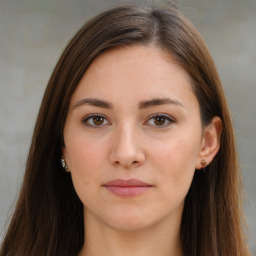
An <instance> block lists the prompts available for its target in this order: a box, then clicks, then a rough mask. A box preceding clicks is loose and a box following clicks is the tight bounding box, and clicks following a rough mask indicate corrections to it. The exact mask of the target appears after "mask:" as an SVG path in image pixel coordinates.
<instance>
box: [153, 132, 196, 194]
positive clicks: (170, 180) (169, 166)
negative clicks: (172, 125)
mask: <svg viewBox="0 0 256 256" xmlns="http://www.w3.org/2000/svg"><path fill="white" fill-rule="evenodd" d="M199 141H200V140H199V139H195V136H194V137H189V136H182V137H179V136H176V138H172V139H169V140H166V142H165V143H161V145H158V147H155V148H154V152H152V155H154V160H155V162H154V165H155V168H157V169H158V171H159V174H158V178H159V181H158V182H159V183H162V182H164V184H165V189H167V190H170V189H172V190H173V191H174V193H176V192H175V191H183V193H185V192H186V191H187V190H188V189H189V187H190V184H191V182H192V178H193V175H194V171H195V164H196V159H197V154H198V149H199Z"/></svg>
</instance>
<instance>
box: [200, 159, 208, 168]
mask: <svg viewBox="0 0 256 256" xmlns="http://www.w3.org/2000/svg"><path fill="white" fill-rule="evenodd" d="M201 165H202V166H203V167H206V165H207V162H206V161H205V160H204V159H202V160H201Z"/></svg>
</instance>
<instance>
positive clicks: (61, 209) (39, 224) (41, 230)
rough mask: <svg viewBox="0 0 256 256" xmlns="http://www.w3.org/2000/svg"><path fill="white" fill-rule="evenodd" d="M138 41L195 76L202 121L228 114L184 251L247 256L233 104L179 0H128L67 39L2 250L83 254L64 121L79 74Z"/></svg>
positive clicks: (190, 206)
mask: <svg viewBox="0 0 256 256" xmlns="http://www.w3.org/2000/svg"><path fill="white" fill-rule="evenodd" d="M132 44H142V45H152V44H153V45H154V46H156V47H159V48H161V49H163V50H164V51H166V52H167V53H168V54H170V55H171V56H172V58H173V59H175V61H176V62H177V63H179V64H180V65H181V66H182V67H183V68H184V69H185V70H186V71H187V72H188V73H189V74H190V77H191V84H192V87H193V90H194V93H195V95H196V97H197V99H198V101H199V104H200V111H201V120H202V124H203V125H206V124H209V123H210V122H211V120H212V118H213V117H214V116H219V117H220V118H221V120H222V124H223V130H222V135H221V138H220V149H219V152H218V154H217V155H216V157H215V158H214V160H213V161H212V163H211V164H210V165H209V166H208V167H207V168H206V170H205V174H201V173H198V172H197V171H195V175H194V178H193V181H192V184H191V188H190V190H189V193H188V194H187V196H186V199H185V206H184V211H183V216H182V223H181V232H180V241H181V246H182V250H183V255H184V256H188V255H189V256H200V255H202V256H206V255H207V256H217V255H223V256H235V255H237V256H245V255H250V253H249V251H248V250H247V247H246V243H245V238H244V235H243V228H242V222H241V217H242V209H241V193H240V191H239V188H240V176H239V175H240V174H239V168H238V164H237V156H236V149H235V142H234V135H233V128H232V123H231V120H230V115H229V110H228V107H227V103H226V99H225V96H224V93H223V89H222V85H221V81H220V79H219V76H218V73H217V71H216V68H215V65H214V63H213V60H212V58H211V56H210V54H209V52H208V50H207V48H206V46H205V44H204V42H203V40H202V38H201V37H200V35H199V33H198V32H197V31H196V29H195V28H194V27H193V26H192V24H191V23H190V22H189V21H188V20H187V19H186V18H185V17H184V16H183V15H182V13H181V12H180V11H179V10H178V9H177V8H176V6H175V5H174V4H170V5H169V6H167V7H166V6H165V7H155V6H151V5H149V4H142V5H137V4H129V5H121V6H118V7H115V8H112V9H110V10H108V11H105V12H103V13H101V14H99V15H98V16H97V17H95V18H94V19H92V20H90V21H89V22H88V23H87V24H86V25H85V26H84V27H82V29H81V30H80V31H79V32H78V33H77V34H76V35H75V37H74V38H73V39H72V40H71V42H70V43H69V44H68V46H67V47H66V49H65V50H64V52H63V54H62V56H61V58H60V60H59V62H58V63H57V65H56V67H55V69H54V71H53V74H52V76H51V78H50V80H49V83H48V86H47V88H46V91H45V95H44V97H43V100H42V104H41V108H40V111H39V114H38V119H37V122H36V126H35V130H34V135H33V139H32V144H31V148H30V151H29V156H28V160H27V166H26V172H25V176H24V181H23V185H22V188H21V192H20V195H19V199H18V201H17V205H16V208H15V211H14V214H13V217H12V220H11V223H10V225H9V229H8V230H7V233H6V236H5V238H4V241H3V244H2V247H1V252H0V254H1V256H17V255H18V256H30V255H36V256H53V255H56V256H59V255H62V256H71V255H77V254H78V253H79V251H80V250H81V248H82V245H83V242H84V222H83V205H82V203H81V201H80V200H79V198H78V197H77V195H76V193H75V190H74V188H73V185H72V181H71V177H70V175H69V174H68V173H66V172H64V171H63V169H62V167H61V165H60V158H61V147H62V145H63V126H64V123H65V118H66V114H67V110H68V106H69V101H70V98H71V95H72V93H73V92H74V90H75V88H76V86H77V84H78V83H79V81H80V79H81V77H82V76H83V74H84V73H85V72H86V69H87V68H88V66H89V65H90V64H91V63H92V61H93V60H94V59H95V58H96V57H97V56H98V55H99V54H101V53H102V52H104V51H107V50H108V49H111V48H114V47H125V46H129V45H132Z"/></svg>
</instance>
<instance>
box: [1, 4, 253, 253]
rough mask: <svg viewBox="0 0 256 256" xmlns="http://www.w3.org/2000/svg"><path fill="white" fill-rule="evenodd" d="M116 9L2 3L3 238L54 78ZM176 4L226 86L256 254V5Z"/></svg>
mask: <svg viewBox="0 0 256 256" xmlns="http://www.w3.org/2000/svg"><path fill="white" fill-rule="evenodd" d="M117 2H118V1H110V0H109V1H106V0H105V1H104V0H84V1H82V0H0V167H1V168H0V230H1V235H3V231H4V226H5V222H6V220H7V216H8V215H9V214H10V213H11V211H12V209H13V205H14V202H15V199H16V198H17V193H18V190H19V186H20V183H21V180H22V176H23V173H24V168H25V161H26V156H27V153H28V147H29V143H30V139H31V135H32V131H33V126H34V122H35V119H36V115H37V112H38V109H39V105H40V102H41V98H42V95H43V92H44V89H45V86H46V84H47V81H48V79H49V77H50V74H51V71H52V69H53V67H54V65H55V64H56V62H57V59H58V57H59V56H60V54H61V52H62V50H63V48H64V47H65V46H66V44H67V43H68V41H69V40H70V38H71V37H72V36H73V35H74V33H75V32H76V31H77V30H78V29H79V28H80V27H81V26H82V24H84V22H85V21H86V20H87V19H88V18H90V17H92V16H94V15H95V14H96V13H98V12H99V11H101V10H103V9H104V8H106V7H109V6H111V5H112V4H115V3H117ZM177 2H178V5H179V6H180V8H181V9H182V10H183V11H184V13H185V14H186V15H187V16H189V18H190V19H191V20H192V21H193V23H194V24H195V25H196V27H197V28H198V30H199V31H200V33H201V34H202V36H203V37H204V39H205V41H206V43H207V45H208V47H209V49H210V52H211V53H212V55H213V57H214V59H215V62H216V65H217V68H218V70H219V73H220V76H221V79H222V81H223V86H224V90H225V92H226V95H227V99H228V102H229V105H230V109H231V112H232V116H233V121H234V126H235V132H236V139H237V144H238V151H239V155H240V165H241V171H242V175H243V177H244V185H245V191H246V193H247V202H246V203H245V211H246V218H247V220H248V224H249V227H250V229H251V232H252V235H251V238H250V247H251V248H252V250H253V252H254V254H256V244H255V237H256V217H255V216H256V172H255V167H254V160H255V158H256V146H255V144H256V121H255V118H256V115H255V112H256V101H255V96H256V85H255V82H256V17H255V15H256V1H255V0H243V1H242V0H178V1H177ZM0 238H1V237H0ZM0 240H1V239H0ZM253 240H254V241H253Z"/></svg>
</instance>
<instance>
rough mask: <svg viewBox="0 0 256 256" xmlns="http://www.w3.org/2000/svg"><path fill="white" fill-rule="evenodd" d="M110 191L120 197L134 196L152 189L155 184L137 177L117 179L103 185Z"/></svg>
mask: <svg viewBox="0 0 256 256" xmlns="http://www.w3.org/2000/svg"><path fill="white" fill-rule="evenodd" d="M103 187H105V188H106V189H107V190H108V191H109V192H111V193H113V194H115V195H116V196H120V197H132V196H137V195H141V194H144V193H145V192H147V191H149V190H151V189H152V188H153V185H151V184H148V183H145V182H143V181H140V180H137V179H129V180H123V179H117V180H112V181H109V182H107V183H106V184H104V185H103Z"/></svg>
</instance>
